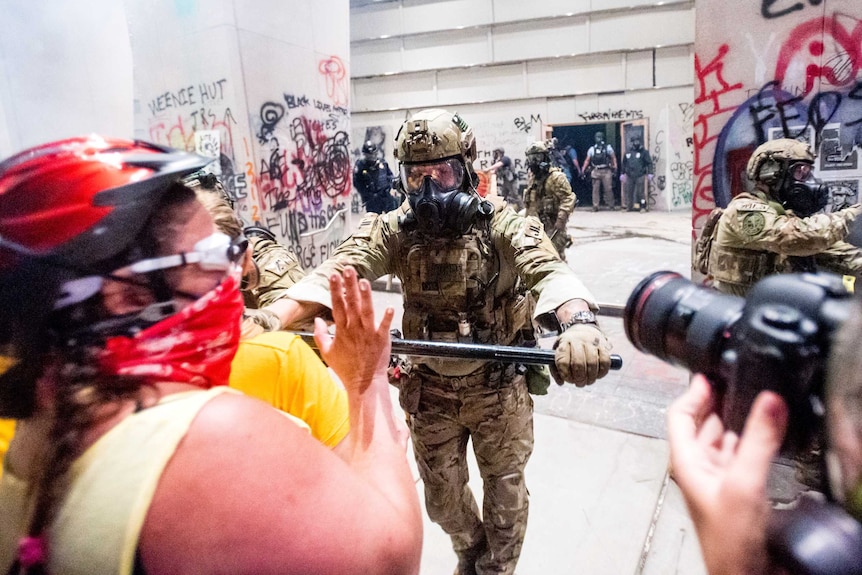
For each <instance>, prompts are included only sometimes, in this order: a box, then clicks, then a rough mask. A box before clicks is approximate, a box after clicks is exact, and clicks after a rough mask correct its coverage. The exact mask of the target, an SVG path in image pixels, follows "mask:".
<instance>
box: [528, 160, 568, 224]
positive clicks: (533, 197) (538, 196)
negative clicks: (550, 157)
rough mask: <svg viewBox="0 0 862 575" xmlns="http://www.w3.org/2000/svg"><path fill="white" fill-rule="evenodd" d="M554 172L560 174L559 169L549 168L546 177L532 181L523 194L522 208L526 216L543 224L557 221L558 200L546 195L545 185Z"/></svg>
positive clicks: (548, 194)
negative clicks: (534, 218) (524, 207)
mask: <svg viewBox="0 0 862 575" xmlns="http://www.w3.org/2000/svg"><path fill="white" fill-rule="evenodd" d="M554 172H560V173H562V170H560V168H551V169H550V170H549V171H548V175H547V176H545V177H544V178H542V179H541V180H536V179H534V180H533V181H532V182H531V183H530V186H529V187H528V188H527V191H526V193H525V194H524V206H526V208H527V211H526V214H527V215H528V216H537V217H538V218H539V219H540V220H542V223H543V224H546V225H547V223H548V222H549V221H550V222H551V223H553V222H555V221H556V220H557V213H558V212H559V209H560V204H559V200H558V199H557V197H556V196H555V195H554V194H551V193H548V191H547V189H546V187H545V186H546V184H547V182H548V179H549V178H550V177H551V174H553V173H554Z"/></svg>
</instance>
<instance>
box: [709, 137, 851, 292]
mask: <svg viewBox="0 0 862 575" xmlns="http://www.w3.org/2000/svg"><path fill="white" fill-rule="evenodd" d="M814 158H815V156H814V154H813V153H812V152H811V149H810V148H809V147H808V144H806V143H804V142H800V141H798V140H792V139H788V138H780V139H777V140H771V141H769V142H766V143H765V144H762V145H760V146H758V148H757V149H756V150H755V151H754V153H753V154H752V156H751V158H750V159H749V161H748V165H747V168H746V174H747V176H748V179H749V180H750V181H751V182H752V183H753V184H754V189H753V190H752V191H751V192H743V193H741V194H739V195H737V196H736V197H735V198H733V200H731V202H730V204H728V206H727V208H725V209H724V210H721V209H720V208H718V209H716V210H714V211H713V213H712V214H711V218H710V219H711V221H709V222H707V225H706V226H704V231H703V235H702V239H701V241H698V247H697V248H696V254H695V259H696V261H698V262H701V263H699V264H697V265H696V267H698V268H699V269H700V271H702V272H705V273H706V274H707V275H708V276H709V277H710V278H712V281H713V282H714V287H715V288H716V289H718V290H719V291H721V292H723V293H729V294H733V295H745V294H746V293H747V292H748V290H749V288H751V286H752V285H753V284H754V283H755V282H757V281H758V280H759V279H761V278H763V277H765V276H767V275H770V274H774V273H783V272H803V271H815V270H818V269H823V270H829V271H834V272H838V273H844V274H848V275H857V274H859V273H860V272H862V253H860V251H859V250H858V249H857V248H855V247H853V246H850V245H849V244H847V243H846V242H844V241H843V240H844V238H845V236H846V235H847V233H848V230H849V225H850V223H851V222H852V221H853V220H855V219H856V218H857V217H859V214H860V213H862V205H860V204H854V205H853V206H850V207H849V208H847V209H845V210H840V211H837V212H833V213H830V214H817V212H818V211H820V210H821V209H822V208H823V207H824V206H825V205H826V201H827V199H828V192H827V189H826V187H825V186H823V184H822V183H821V182H820V181H819V180H817V179H816V178H815V177H814V174H813V173H812V169H813V167H814ZM715 218H718V219H717V220H716V219H715Z"/></svg>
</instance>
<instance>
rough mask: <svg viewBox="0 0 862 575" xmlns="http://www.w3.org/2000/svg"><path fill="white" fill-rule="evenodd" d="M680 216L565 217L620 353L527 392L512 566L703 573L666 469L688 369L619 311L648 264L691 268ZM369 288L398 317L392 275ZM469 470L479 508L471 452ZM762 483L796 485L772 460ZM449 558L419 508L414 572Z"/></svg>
mask: <svg viewBox="0 0 862 575" xmlns="http://www.w3.org/2000/svg"><path fill="white" fill-rule="evenodd" d="M690 222H691V215H690V213H689V212H647V213H637V212H635V213H628V212H610V211H601V212H598V213H593V212H592V211H582V210H577V211H576V212H575V213H574V214H572V217H571V218H570V220H569V233H570V234H571V235H572V237H573V240H574V244H573V245H572V246H571V247H570V248H569V249H568V250H567V252H566V256H567V261H568V264H569V265H570V266H571V267H572V269H574V270H575V271H576V273H577V274H578V275H579V277H580V278H581V280H582V281H583V282H584V283H585V284H586V285H587V287H588V288H589V289H590V290H591V291H592V292H593V294H594V295H595V296H596V299H597V300H598V301H599V303H600V304H603V305H602V307H603V312H604V313H605V314H611V315H601V316H600V323H601V326H602V328H603V329H604V330H605V331H606V332H607V333H608V335H609V337H610V339H611V341H612V343H613V345H614V353H618V354H620V355H621V356H622V357H623V362H624V364H623V368H622V369H621V370H619V371H614V372H611V373H610V374H609V375H608V376H607V377H605V378H603V379H601V380H599V381H598V382H596V383H595V384H594V385H592V386H590V387H588V388H577V387H575V386H572V385H566V386H563V387H558V386H556V385H555V384H552V385H551V389H550V390H549V393H548V395H545V396H539V397H534V402H535V414H536V415H535V450H534V452H533V456H532V458H531V459H530V462H529V464H528V465H527V469H526V475H527V486H528V488H529V490H530V518H529V524H528V528H527V536H526V539H525V542H524V548H523V552H522V554H521V560H520V562H519V564H518V568H517V573H518V575H547V574H554V575H557V574H569V573H583V574H589V575H629V574H632V575H666V574H671V573H680V574H685V575H701V574H703V573H705V569H704V567H703V563H702V560H701V556H700V550H699V548H698V544H697V538H696V535H695V533H694V530H693V527H692V525H691V521H690V519H689V517H688V514H687V512H686V509H685V505H684V503H683V501H682V496H681V494H680V492H679V490H678V488H677V487H676V485H675V484H674V483H673V481H672V480H670V479H669V477H668V473H667V464H668V445H667V441H666V433H665V421H664V419H665V413H666V409H667V406H668V404H669V403H670V402H671V401H672V400H673V398H675V397H676V396H678V395H679V394H680V393H682V392H683V391H684V389H685V388H686V386H687V385H688V372H686V371H685V370H683V369H681V368H676V367H672V366H669V365H667V364H665V363H663V362H662V361H660V360H658V359H656V358H654V357H652V356H649V355H645V354H642V353H641V352H639V351H637V350H635V349H634V348H633V346H632V345H631V344H630V343H629V342H628V340H627V339H626V337H625V334H624V330H623V325H622V319H621V318H620V317H618V316H619V312H620V311H621V309H622V307H623V306H624V305H625V302H626V300H627V299H628V297H629V295H630V293H631V291H632V289H633V288H634V287H635V286H636V285H637V284H638V282H639V281H640V280H641V279H643V278H644V277H646V276H648V275H649V274H650V273H652V272H655V271H660V270H670V271H676V272H678V273H681V274H682V275H684V276H685V277H688V276H689V261H690V252H691V225H690ZM375 287H376V291H375V300H376V302H377V303H378V305H390V306H393V307H394V308H395V309H396V318H395V323H396V326H398V327H400V317H401V316H400V311H401V299H400V296H399V295H398V293H397V291H398V289H399V286H398V284H397V281H395V282H390V285H389V290H390V291H387V290H386V288H387V285H386V282H377V283H376V284H375ZM615 316H616V317H615ZM550 343H551V342H550V341H543V342H542V345H543V346H547V345H550ZM396 393H397V392H396ZM468 452H469V448H468ZM408 455H409V458H410V463H411V466H412V467H413V470H414V476H415V477H416V480H417V489H418V491H419V494H420V499H422V498H423V497H422V493H423V491H422V482H421V480H420V479H419V475H418V473H417V472H416V466H415V463H414V462H413V459H412V453H410V454H408ZM470 469H471V471H470V474H471V480H470V485H471V487H472V489H473V492H474V494H475V495H476V498H477V501H479V502H480V507H481V497H482V485H481V479H480V477H479V473H478V468H477V467H476V464H475V460H473V459H472V457H471V458H470ZM771 484H772V490H773V492H774V493H778V494H783V495H785V496H787V497H792V495H793V494H795V492H796V491H798V487H799V486H798V485H797V484H795V482H793V481H792V472H791V471H789V468H784V467H782V466H776V469H775V470H774V472H773V477H772V479H771ZM455 563H456V559H455V554H454V552H453V551H452V549H451V545H450V543H449V539H448V537H447V536H446V535H445V534H444V533H443V531H442V530H441V529H440V528H439V527H438V526H437V525H435V524H433V523H431V522H430V521H428V520H427V518H426V521H425V545H424V549H423V553H422V568H421V575H450V574H451V573H452V572H453V570H454V567H455Z"/></svg>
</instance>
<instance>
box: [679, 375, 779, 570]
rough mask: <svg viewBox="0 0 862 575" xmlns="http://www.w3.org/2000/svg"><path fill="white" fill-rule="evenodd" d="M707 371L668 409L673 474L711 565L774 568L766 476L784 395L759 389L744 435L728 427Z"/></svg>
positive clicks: (774, 449)
mask: <svg viewBox="0 0 862 575" xmlns="http://www.w3.org/2000/svg"><path fill="white" fill-rule="evenodd" d="M714 405H715V398H714V396H713V392H712V388H711V386H710V385H709V382H708V381H707V380H706V378H705V377H704V376H702V375H697V376H695V377H694V379H693V380H692V383H691V387H689V389H688V391H686V392H685V393H684V394H683V395H681V396H680V397H679V398H677V399H676V400H675V401H674V402H673V404H672V405H671V407H670V409H668V413H667V423H668V438H669V442H670V460H671V466H672V469H673V471H672V477H673V479H674V481H676V483H677V485H679V488H680V490H681V491H682V494H683V496H684V497H685V502H686V505H687V507H688V509H689V513H690V514H691V518H692V521H693V523H694V527H695V530H696V531H697V535H698V538H699V540H700V546H701V550H702V551H703V558H704V562H705V563H706V566H707V569H708V570H709V572H710V573H715V574H724V573H727V574H731V573H774V572H775V571H772V570H770V565H768V555H767V553H766V532H767V523H768V520H769V513H770V511H771V509H770V504H769V500H768V499H767V487H766V485H767V476H768V474H769V466H770V464H771V462H772V459H773V457H775V455H776V454H777V453H778V450H779V448H780V447H781V442H782V440H783V438H784V433H785V431H786V429H787V421H788V409H787V406H786V404H785V403H784V402H783V401H782V400H781V398H780V396H778V395H777V394H775V393H772V392H768V391H765V392H762V393H761V394H760V395H759V396H758V397H757V399H756V400H755V402H754V405H753V406H752V408H751V411H750V413H749V415H748V418H747V420H746V422H745V428H744V429H743V432H742V436H741V437H739V436H737V435H736V434H735V433H733V432H731V431H729V430H727V429H725V428H724V425H723V424H722V422H721V420H720V419H719V417H718V415H716V414H715V413H714V412H713V407H714Z"/></svg>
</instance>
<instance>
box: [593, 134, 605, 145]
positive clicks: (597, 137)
mask: <svg viewBox="0 0 862 575" xmlns="http://www.w3.org/2000/svg"><path fill="white" fill-rule="evenodd" d="M595 142H596V146H602V145H604V143H605V135H604V133H603V132H596V135H595Z"/></svg>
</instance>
